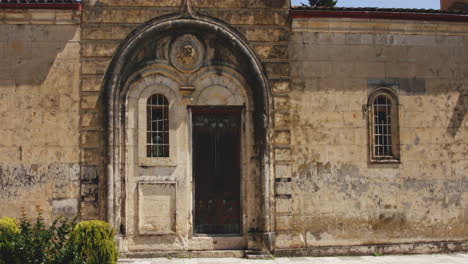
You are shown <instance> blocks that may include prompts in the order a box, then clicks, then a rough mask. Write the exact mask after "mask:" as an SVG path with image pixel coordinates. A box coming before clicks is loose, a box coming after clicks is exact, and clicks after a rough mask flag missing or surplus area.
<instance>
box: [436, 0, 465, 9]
mask: <svg viewBox="0 0 468 264" xmlns="http://www.w3.org/2000/svg"><path fill="white" fill-rule="evenodd" d="M467 7H468V0H440V9H441V10H454V9H456V10H463V9H465V8H467Z"/></svg>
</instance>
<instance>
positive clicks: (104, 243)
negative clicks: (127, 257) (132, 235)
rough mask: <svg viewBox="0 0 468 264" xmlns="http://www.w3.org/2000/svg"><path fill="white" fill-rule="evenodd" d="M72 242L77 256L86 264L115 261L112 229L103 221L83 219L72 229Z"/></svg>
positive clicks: (115, 253)
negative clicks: (83, 220)
mask: <svg viewBox="0 0 468 264" xmlns="http://www.w3.org/2000/svg"><path fill="white" fill-rule="evenodd" d="M73 243H74V244H75V245H76V250H77V252H78V255H79V258H80V259H82V260H83V261H84V263H86V264H114V263H117V258H118V253H117V247H116V245H115V241H114V230H113V229H112V227H111V226H110V225H109V224H108V223H106V222H103V221H98V220H95V221H85V222H81V223H79V224H78V225H77V226H76V227H75V229H74V230H73Z"/></svg>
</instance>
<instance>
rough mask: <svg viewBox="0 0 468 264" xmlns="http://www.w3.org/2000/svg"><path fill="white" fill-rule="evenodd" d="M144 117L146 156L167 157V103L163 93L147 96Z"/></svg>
mask: <svg viewBox="0 0 468 264" xmlns="http://www.w3.org/2000/svg"><path fill="white" fill-rule="evenodd" d="M146 119H147V133H146V134H147V139H146V140H147V141H146V153H147V154H146V156H147V157H148V158H155V157H169V103H168V101H167V99H166V97H165V96H164V95H161V94H154V95H152V96H151V97H150V98H148V102H147V115H146Z"/></svg>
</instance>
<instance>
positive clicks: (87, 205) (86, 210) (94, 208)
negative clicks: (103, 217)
mask: <svg viewBox="0 0 468 264" xmlns="http://www.w3.org/2000/svg"><path fill="white" fill-rule="evenodd" d="M80 215H81V219H83V220H95V219H99V207H98V204H97V203H95V202H81V203H80Z"/></svg>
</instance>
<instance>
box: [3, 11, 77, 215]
mask: <svg viewBox="0 0 468 264" xmlns="http://www.w3.org/2000/svg"><path fill="white" fill-rule="evenodd" d="M78 18H79V15H78V14H77V13H76V11H64V10H62V11H58V10H8V9H2V10H0V217H2V216H10V217H18V216H20V213H21V208H22V207H24V209H25V211H26V212H27V213H28V214H29V215H34V214H35V213H34V210H35V206H40V207H41V209H42V210H43V211H44V216H45V218H46V219H50V217H52V216H53V215H68V216H71V215H74V214H76V213H77V212H78V201H79V196H80V194H79V187H80V186H79V179H80V167H79V161H80V158H79V154H80V148H79V118H80V115H79V109H80V108H79V72H80V62H79V55H80V44H79V38H80V29H79V25H78Z"/></svg>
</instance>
